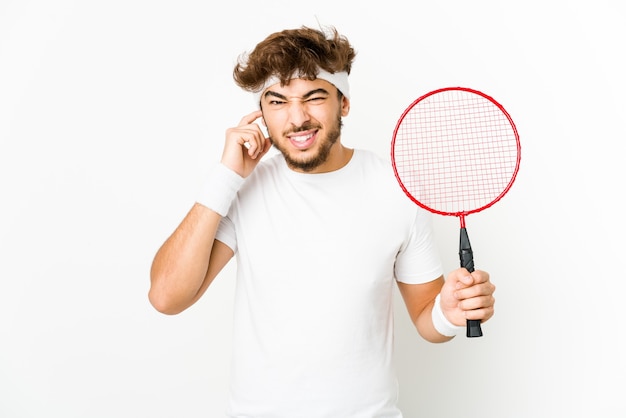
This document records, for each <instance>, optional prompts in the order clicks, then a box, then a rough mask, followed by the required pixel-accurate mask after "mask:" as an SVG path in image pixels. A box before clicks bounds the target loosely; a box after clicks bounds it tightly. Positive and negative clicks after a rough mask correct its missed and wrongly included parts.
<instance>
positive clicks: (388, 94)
mask: <svg viewBox="0 0 626 418" xmlns="http://www.w3.org/2000/svg"><path fill="white" fill-rule="evenodd" d="M408 5H410V7H409V6H408ZM318 21H319V23H321V24H322V25H335V26H336V27H337V28H338V29H339V30H340V31H341V32H342V33H344V34H345V35H346V36H348V38H349V39H350V40H351V41H352V43H353V44H354V46H355V48H356V49H357V52H358V55H357V59H356V62H355V64H354V67H353V75H352V76H351V87H352V111H351V114H350V115H349V116H348V117H347V118H346V119H345V130H344V142H345V143H346V144H348V145H349V146H355V147H362V148H369V149H373V150H374V151H376V152H378V153H380V154H381V155H383V156H387V155H388V154H389V147H390V140H391V133H392V130H393V128H394V126H395V123H396V121H397V119H398V117H399V115H400V113H401V112H402V111H403V110H404V109H405V108H406V107H407V106H408V105H409V104H410V102H412V101H413V100H414V99H415V98H417V97H418V96H419V95H422V94H424V93H426V92H428V91H430V90H433V89H435V88H439V87H445V86H453V85H459V86H466V87H472V88H475V89H479V90H482V91H484V92H486V93H488V94H490V95H492V96H493V97H494V98H496V99H497V100H498V101H499V102H501V103H502V104H503V105H504V106H505V107H506V108H507V110H508V111H509V113H510V114H511V116H512V117H513V119H514V121H515V123H516V125H517V128H518V130H519V132H520V136H521V142H522V164H521V168H520V172H519V175H518V178H517V181H516V183H515V184H514V185H513V188H512V189H511V191H510V192H509V194H508V195H507V196H506V197H505V198H504V199H503V200H502V201H500V202H499V203H498V204H497V205H495V206H494V207H492V208H491V209H489V210H487V211H485V212H482V213H480V214H475V215H471V216H469V217H468V218H467V223H468V225H467V227H468V231H469V233H470V237H471V239H472V245H473V247H474V252H475V259H476V264H477V268H482V269H485V270H488V271H489V272H490V273H491V274H492V278H493V280H494V282H495V283H496V284H497V286H498V289H497V292H496V296H497V315H496V316H495V317H494V318H493V319H492V320H491V321H490V322H488V323H487V324H485V325H484V327H483V329H484V332H485V336H484V337H483V338H480V339H466V338H464V337H460V338H457V339H456V340H454V341H452V342H450V343H448V344H445V345H432V344H427V343H425V342H423V341H422V340H421V339H420V338H419V337H418V335H417V333H416V332H415V331H414V329H413V328H412V326H411V324H410V323H409V321H408V315H407V314H406V311H405V308H404V306H403V305H402V304H401V303H400V300H398V302H399V303H398V304H397V309H396V347H397V353H398V365H399V374H400V385H401V398H400V404H401V406H402V408H403V409H404V411H405V415H406V417H407V418H414V417H428V418H436V417H446V418H450V417H483V418H509V417H520V418H527V417H533V418H541V417H549V418H552V417H557V416H560V417H592V416H593V417H623V416H626V406H625V404H624V402H623V396H624V393H625V389H626V361H625V360H624V357H625V356H624V353H625V352H626V344H625V338H624V330H623V329H624V326H625V325H624V322H625V321H624V309H625V308H624V302H623V301H624V286H623V282H624V279H625V278H624V269H623V268H622V263H623V261H624V259H625V256H624V238H625V237H624V232H625V228H624V221H623V215H624V214H623V202H624V186H623V183H624V180H625V175H624V171H623V170H624V162H623V158H624V157H623V155H624V148H625V145H624V143H625V140H626V130H625V128H624V119H625V116H626V105H625V100H624V97H625V93H626V86H625V82H624V74H626V66H625V64H624V51H625V50H624V40H626V29H625V28H626V24H625V22H626V12H625V11H624V6H623V5H622V2H621V1H619V0H615V1H601V0H600V1H598V0H596V1H549V0H543V1H525V2H506V1H495V0H494V1H462V0H448V1H440V2H437V1H413V2H409V1H406V2H404V1H398V0H386V1H384V2H376V3H374V2H367V1H363V2H361V1H359V2H356V1H354V2H339V1H336V0H322V1H314V2H308V3H306V2H293V1H277V0H268V1H264V2H256V1H255V2H253V1H249V0H242V1H236V2H209V1H200V0H196V1H191V0H178V1H164V0H163V1H148V0H109V1H79V0H73V1H72V0H58V1H44V0H8V1H7V0H0V144H1V145H0V199H1V205H0V417H2V418H25V417H28V418H31V417H33V418H34V417H37V418H39V417H60V418H61V417H62V418H85V417H89V418H100V417H107V418H108V417H116V418H142V417H146V418H161V417H163V418H180V417H186V418H194V417H205V418H206V417H211V418H213V417H221V416H223V410H224V404H225V398H226V390H227V386H228V371H229V370H228V364H229V356H230V354H229V353H230V334H231V310H232V297H233V278H234V267H232V266H229V267H228V268H227V271H225V272H224V274H223V275H222V276H221V277H220V278H219V279H218V280H217V281H216V282H215V283H214V284H213V285H212V288H211V289H209V291H208V292H207V294H206V295H205V297H204V298H203V299H202V300H201V301H200V302H199V303H197V304H196V305H195V306H193V307H192V308H190V309H189V310H188V311H186V312H184V313H182V314H180V315H177V316H173V317H168V316H164V315H162V314H159V313H157V312H156V311H155V310H153V309H152V307H151V306H150V305H149V303H148V300H147V297H146V295H147V290H148V284H149V277H148V272H149V268H150V263H151V261H152V257H153V255H154V253H155V251H156V250H157V248H158V246H159V245H160V244H161V243H162V242H163V240H165V238H166V237H167V236H168V235H169V233H170V232H171V231H172V230H173V229H174V228H175V226H176V225H177V224H178V222H179V221H180V220H181V219H182V217H183V216H184V214H185V213H186V211H187V210H188V209H189V208H190V206H191V204H192V202H193V201H194V199H195V196H196V195H197V191H198V190H199V187H200V185H201V182H202V176H203V174H204V173H205V172H206V168H207V165H208V164H210V163H212V162H213V161H216V160H217V159H218V158H219V156H220V153H221V145H222V141H223V135H224V130H225V129H226V128H227V127H229V126H231V125H234V124H236V123H237V122H238V121H239V119H240V118H241V116H243V115H244V114H247V113H249V112H250V111H252V110H253V108H252V100H251V98H250V97H249V95H247V94H244V93H242V92H241V91H239V89H238V88H237V87H236V86H235V85H234V83H233V82H232V78H231V70H232V66H233V64H234V62H235V60H236V57H237V55H239V53H241V52H244V51H246V50H249V49H251V48H252V47H254V45H255V44H256V43H257V42H259V41H260V40H262V39H263V38H264V37H265V36H266V35H268V34H269V33H271V32H273V31H275V30H281V29H284V28H294V27H299V26H301V25H309V26H318ZM364 227H367V226H366V225H364ZM436 228H437V233H438V236H439V244H440V246H441V251H442V255H443V257H444V259H445V262H446V267H447V269H452V268H455V267H456V265H457V264H458V256H457V248H456V247H457V243H458V220H457V219H456V218H441V217H439V218H437V219H436ZM396 296H397V295H396ZM339 418H343V417H339Z"/></svg>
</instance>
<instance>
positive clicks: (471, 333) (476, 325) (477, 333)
mask: <svg viewBox="0 0 626 418" xmlns="http://www.w3.org/2000/svg"><path fill="white" fill-rule="evenodd" d="M459 259H460V260H461V267H465V268H466V269H467V271H469V272H470V273H471V272H473V271H474V252H473V251H472V246H471V245H470V240H469V236H468V235H467V230H466V229H465V228H461V238H460V240H459ZM466 328H467V331H466V336H467V337H468V338H474V337H482V336H483V330H482V328H481V327H480V320H478V319H468V320H467V324H466Z"/></svg>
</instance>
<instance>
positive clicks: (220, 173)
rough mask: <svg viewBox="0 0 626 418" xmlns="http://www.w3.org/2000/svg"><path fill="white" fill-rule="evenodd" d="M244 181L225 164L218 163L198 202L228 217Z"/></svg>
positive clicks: (211, 172) (212, 170)
mask: <svg viewBox="0 0 626 418" xmlns="http://www.w3.org/2000/svg"><path fill="white" fill-rule="evenodd" d="M244 181H245V179H244V178H243V177H241V176H240V175H239V174H237V173H235V172H234V171H233V170H231V169H230V168H228V167H226V166H225V165H224V164H222V163H218V164H216V165H215V166H214V167H213V168H212V169H211V171H210V172H209V176H208V179H207V181H206V182H205V184H204V187H203V189H202V194H201V197H200V198H199V199H198V200H197V202H198V203H200V204H201V205H203V206H206V207H207V208H209V209H211V210H213V211H215V212H217V213H219V214H220V215H222V216H226V214H227V213H228V209H230V205H231V203H232V202H233V199H234V198H235V196H236V195H237V192H238V191H239V188H240V187H241V185H242V184H243V183H244Z"/></svg>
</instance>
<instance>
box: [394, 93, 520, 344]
mask: <svg viewBox="0 0 626 418" xmlns="http://www.w3.org/2000/svg"><path fill="white" fill-rule="evenodd" d="M391 161H392V165H393V170H394V174H395V176H396V179H397V180H398V183H399V184H400V187H401V188H402V190H403V191H404V193H405V194H406V195H407V196H408V197H409V198H410V199H411V200H412V201H413V202H414V203H416V204H417V205H419V206H421V207H422V208H424V209H426V210H428V211H430V212H432V213H436V214H439V215H445V216H456V217H458V218H459V220H460V224H461V225H460V226H461V228H460V238H459V259H460V264H461V267H465V268H466V269H467V270H468V271H469V272H470V273H471V272H473V271H474V255H473V251H472V247H471V244H470V240H469V235H468V233H467V229H466V226H465V217H466V216H468V215H470V214H472V213H476V212H480V211H482V210H484V209H487V208H489V207H491V206H492V205H493V204H495V203H496V202H498V201H499V200H500V199H501V198H502V197H503V196H504V195H505V194H506V193H507V192H508V191H509V189H510V188H511V186H512V185H513V182H514V181H515V177H516V176H517V172H518V170H519V164H520V142H519V135H518V132H517V129H516V127H515V124H514V123H513V120H512V119H511V117H510V115H509V114H508V113H507V111H506V110H505V109H504V107H502V105H500V104H499V103H498V102H496V101H495V100H494V99H493V98H492V97H490V96H487V95H486V94H484V93H482V92H480V91H477V90H473V89H469V88H464V87H446V88H442V89H438V90H434V91H432V92H430V93H427V94H425V95H423V96H421V97H420V98H418V99H417V100H415V101H414V102H413V103H411V105H410V106H409V107H408V108H407V109H406V110H405V111H404V112H403V113H402V116H401V117H400V119H399V120H398V123H397V125H396V127H395V129H394V132H393V140H392V144H391ZM466 328H467V330H466V335H467V337H480V336H482V335H483V333H482V328H481V324H480V321H479V320H468V321H467V324H466Z"/></svg>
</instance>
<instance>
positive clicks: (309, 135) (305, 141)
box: [289, 131, 317, 149]
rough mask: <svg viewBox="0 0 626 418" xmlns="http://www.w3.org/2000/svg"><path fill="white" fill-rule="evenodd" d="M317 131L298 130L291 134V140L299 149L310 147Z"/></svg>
mask: <svg viewBox="0 0 626 418" xmlns="http://www.w3.org/2000/svg"><path fill="white" fill-rule="evenodd" d="M316 134H317V131H308V132H302V133H301V132H298V133H296V134H291V135H289V141H290V142H291V144H292V145H293V146H294V147H296V148H298V149H306V148H309V147H310V146H311V145H312V144H313V143H314V142H315V138H316V136H317V135H316Z"/></svg>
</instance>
